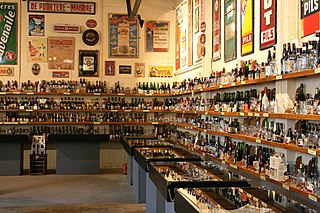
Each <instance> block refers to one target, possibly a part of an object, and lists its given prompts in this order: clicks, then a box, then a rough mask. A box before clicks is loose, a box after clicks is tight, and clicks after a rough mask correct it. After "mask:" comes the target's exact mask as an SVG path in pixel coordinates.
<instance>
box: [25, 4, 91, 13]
mask: <svg viewBox="0 0 320 213" xmlns="http://www.w3.org/2000/svg"><path fill="white" fill-rule="evenodd" d="M28 12H37V13H70V14H88V15H94V14H96V3H95V2H80V1H78V2H76V1H74V2H71V1H41V0H29V1H28Z"/></svg>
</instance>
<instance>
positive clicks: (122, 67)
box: [119, 65, 131, 74]
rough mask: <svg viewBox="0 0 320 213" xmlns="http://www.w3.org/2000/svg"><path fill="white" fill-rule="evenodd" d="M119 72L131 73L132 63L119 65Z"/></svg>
mask: <svg viewBox="0 0 320 213" xmlns="http://www.w3.org/2000/svg"><path fill="white" fill-rule="evenodd" d="M119 74H131V65H119Z"/></svg>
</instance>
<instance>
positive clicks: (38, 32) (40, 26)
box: [29, 15, 45, 36]
mask: <svg viewBox="0 0 320 213" xmlns="http://www.w3.org/2000/svg"><path fill="white" fill-rule="evenodd" d="M44 24H45V19H44V15H29V36H44Z"/></svg>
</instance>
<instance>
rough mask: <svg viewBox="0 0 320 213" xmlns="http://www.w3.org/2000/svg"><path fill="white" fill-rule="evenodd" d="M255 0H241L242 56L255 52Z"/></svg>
mask: <svg viewBox="0 0 320 213" xmlns="http://www.w3.org/2000/svg"><path fill="white" fill-rule="evenodd" d="M253 21H254V6H253V0H241V56H244V55H248V54H250V53H253V47H254V45H253Z"/></svg>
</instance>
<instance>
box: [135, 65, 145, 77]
mask: <svg viewBox="0 0 320 213" xmlns="http://www.w3.org/2000/svg"><path fill="white" fill-rule="evenodd" d="M145 67H146V65H145V63H135V71H134V77H145V73H146V71H145V69H146V68H145Z"/></svg>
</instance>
